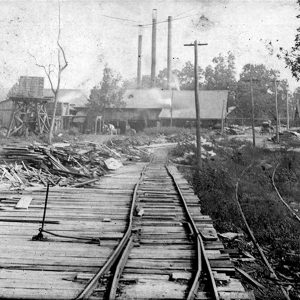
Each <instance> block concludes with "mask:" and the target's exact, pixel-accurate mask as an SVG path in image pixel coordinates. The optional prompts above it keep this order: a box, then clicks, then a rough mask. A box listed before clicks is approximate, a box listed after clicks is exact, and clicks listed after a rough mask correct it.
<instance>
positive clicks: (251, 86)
mask: <svg viewBox="0 0 300 300" xmlns="http://www.w3.org/2000/svg"><path fill="white" fill-rule="evenodd" d="M250 76H251V77H250V93H251V114H252V144H253V147H255V128H254V98H253V82H252V81H253V78H252V66H251V75H250Z"/></svg>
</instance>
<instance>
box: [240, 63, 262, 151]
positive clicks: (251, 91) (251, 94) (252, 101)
mask: <svg viewBox="0 0 300 300" xmlns="http://www.w3.org/2000/svg"><path fill="white" fill-rule="evenodd" d="M242 81H245V82H250V97H251V128H252V145H253V147H255V145H256V142H255V141H256V140H255V126H254V125H255V124H254V122H255V118H254V96H253V81H256V82H258V81H259V80H258V79H254V78H253V66H252V65H251V66H250V79H242Z"/></svg>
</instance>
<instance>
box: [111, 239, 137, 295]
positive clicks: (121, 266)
mask: <svg viewBox="0 0 300 300" xmlns="http://www.w3.org/2000/svg"><path fill="white" fill-rule="evenodd" d="M132 244H133V236H131V237H130V239H129V241H128V243H127V246H126V248H125V249H124V251H123V253H122V256H121V257H120V259H119V262H118V265H117V267H116V270H115V274H114V277H113V281H112V284H111V287H110V292H109V296H108V299H109V300H114V299H116V294H117V288H118V284H119V280H120V277H121V274H122V272H123V270H124V267H125V264H126V262H127V259H128V256H129V252H130V250H131V248H132Z"/></svg>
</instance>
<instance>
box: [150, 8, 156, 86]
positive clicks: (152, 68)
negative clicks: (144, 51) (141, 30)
mask: <svg viewBox="0 0 300 300" xmlns="http://www.w3.org/2000/svg"><path fill="white" fill-rule="evenodd" d="M156 24H157V9H153V10H152V52H151V58H152V59H151V87H155V73H156Z"/></svg>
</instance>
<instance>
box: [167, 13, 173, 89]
mask: <svg viewBox="0 0 300 300" xmlns="http://www.w3.org/2000/svg"><path fill="white" fill-rule="evenodd" d="M167 70H168V89H169V90H170V89H171V76H172V17H171V16H168V61H167Z"/></svg>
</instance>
